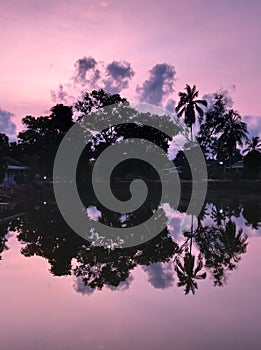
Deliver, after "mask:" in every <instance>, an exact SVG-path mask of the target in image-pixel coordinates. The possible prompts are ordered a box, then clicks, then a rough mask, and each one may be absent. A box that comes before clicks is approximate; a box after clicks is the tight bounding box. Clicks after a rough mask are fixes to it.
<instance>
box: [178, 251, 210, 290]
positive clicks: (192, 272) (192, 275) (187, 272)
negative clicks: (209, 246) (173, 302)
mask: <svg viewBox="0 0 261 350" xmlns="http://www.w3.org/2000/svg"><path fill="white" fill-rule="evenodd" d="M194 266H195V256H194V255H192V254H191V253H189V252H186V254H185V256H184V264H183V265H182V263H181V262H180V260H179V259H177V260H176V267H175V271H176V272H177V275H178V278H179V282H178V287H182V286H184V287H185V289H184V291H185V294H188V293H189V292H190V291H191V292H192V293H193V294H195V290H196V289H198V285H197V282H196V281H195V280H202V279H205V278H206V276H207V274H206V272H204V273H202V274H199V271H200V270H202V268H203V261H202V257H201V255H199V257H198V263H197V266H196V268H195V269H194Z"/></svg>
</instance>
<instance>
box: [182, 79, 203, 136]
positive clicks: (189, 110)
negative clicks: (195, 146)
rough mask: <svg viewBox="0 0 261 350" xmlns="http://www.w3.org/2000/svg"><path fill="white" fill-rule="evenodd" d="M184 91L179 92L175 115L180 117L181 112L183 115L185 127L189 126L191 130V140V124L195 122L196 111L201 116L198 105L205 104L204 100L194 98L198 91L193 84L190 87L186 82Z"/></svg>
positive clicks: (201, 112) (201, 111)
mask: <svg viewBox="0 0 261 350" xmlns="http://www.w3.org/2000/svg"><path fill="white" fill-rule="evenodd" d="M185 90H186V92H179V97H180V101H179V103H178V106H177V107H176V112H177V116H178V117H181V116H182V114H184V115H185V124H186V125H187V127H189V128H190V131H191V141H193V137H192V126H193V124H195V122H196V113H195V110H196V111H197V113H198V114H199V116H200V117H201V118H202V117H203V114H204V112H203V110H202V109H201V107H199V105H203V106H207V101H206V100H196V98H197V97H198V91H197V89H196V86H195V85H193V87H192V88H191V87H190V86H189V85H188V84H187V85H186V87H185Z"/></svg>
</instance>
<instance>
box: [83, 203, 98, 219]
mask: <svg viewBox="0 0 261 350" xmlns="http://www.w3.org/2000/svg"><path fill="white" fill-rule="evenodd" d="M86 211H87V215H88V216H89V218H90V219H91V220H94V221H98V220H99V219H100V217H101V212H100V211H99V210H98V209H97V208H96V207H95V206H92V205H91V206H89V207H88V208H87V209H86Z"/></svg>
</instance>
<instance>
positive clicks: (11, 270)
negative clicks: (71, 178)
mask: <svg viewBox="0 0 261 350" xmlns="http://www.w3.org/2000/svg"><path fill="white" fill-rule="evenodd" d="M219 198H222V196H219ZM15 210H16V212H15ZM92 212H93V215H94V216H95V208H92ZM164 212H165V215H166V218H167V229H166V230H165V231H164V232H162V233H161V234H160V235H159V236H157V237H155V238H154V239H152V240H150V241H149V242H147V243H145V244H142V245H140V246H138V247H133V248H128V249H123V250H122V249H117V248H116V249H113V250H110V249H107V248H103V247H97V246H96V247H95V246H92V245H90V244H88V243H87V242H86V241H85V240H83V239H82V238H80V237H79V236H77V235H75V234H74V233H73V232H72V231H71V230H70V229H69V228H68V227H67V225H65V223H64V222H63V219H62V217H61V216H60V214H59V212H58V211H57V208H56V207H55V205H54V204H53V203H49V202H48V201H45V200H42V199H39V200H38V202H37V203H34V204H33V205H32V206H31V207H30V209H28V208H27V209H26V210H25V209H24V208H22V207H19V208H17V209H15V208H12V210H11V211H10V213H9V212H8V213H7V214H8V215H7V214H5V213H1V215H2V221H1V224H0V230H1V231H0V257H1V260H0V278H1V289H0V300H1V327H0V339H1V349H4V350H16V349H17V350H18V349H19V350H20V349H21V350H25V349H27V350H28V349H34V350H42V349H48V350H49V349H50V350H52V349H54V350H65V349H68V350H69V349H70V350H71V349H76V350H78V349H90V350H94V349H97V350H98V349H99V350H102V349H107V350H123V349H126V350H129V349H145V350H147V349H151V350H154V349H155V350H158V349H164V350H173V349H178V350H179V349H180V350H185V349H201V350H204V349H206V350H212V349H213V350H215V349H217V350H219V349H222V348H224V349H232V350H234V349H237V350H238V349H250V350H258V349H260V347H261V345H260V344H261V332H260V324H261V306H260V295H259V294H260V290H261V273H260V266H261V203H260V201H259V198H258V197H257V198H249V197H248V198H246V197H244V196H243V197H242V198H236V199H235V198H227V199H226V200H225V199H223V198H222V199H213V198H212V199H211V200H208V201H207V202H206V204H205V208H204V210H203V211H202V213H201V215H200V217H199V218H195V217H193V213H190V214H186V213H185V210H182V208H179V211H176V212H174V211H173V210H172V209H171V208H170V207H169V206H168V205H165V207H164ZM6 216H9V218H8V219H5V220H3V218H6ZM97 218H99V215H98V216H97ZM114 219H115V218H114ZM114 219H113V220H114ZM185 219H186V220H187V222H192V221H190V220H194V223H193V227H191V226H188V229H187V230H183V231H182V230H181V226H182V223H183V222H184V220H185ZM111 220H112V219H111ZM113 220H112V221H113ZM125 221H126V222H127V221H128V218H125ZM120 222H121V223H122V225H124V224H127V223H124V218H121V220H120Z"/></svg>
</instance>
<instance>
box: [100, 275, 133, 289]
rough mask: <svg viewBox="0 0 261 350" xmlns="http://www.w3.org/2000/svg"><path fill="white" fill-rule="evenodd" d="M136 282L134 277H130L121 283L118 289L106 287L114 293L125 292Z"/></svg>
mask: <svg viewBox="0 0 261 350" xmlns="http://www.w3.org/2000/svg"><path fill="white" fill-rule="evenodd" d="M133 280H134V278H133V276H132V275H130V276H129V277H128V278H127V279H126V280H125V281H122V282H120V284H119V285H118V286H117V287H114V286H110V285H108V284H107V285H106V287H107V288H108V289H110V290H112V291H124V290H127V289H129V287H130V285H131V283H132V281H133Z"/></svg>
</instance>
